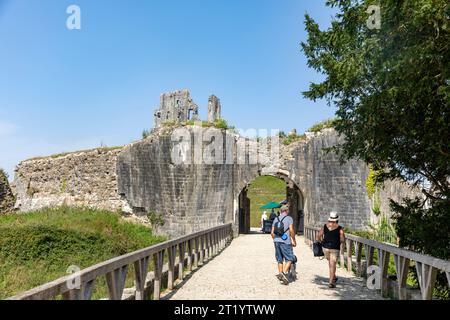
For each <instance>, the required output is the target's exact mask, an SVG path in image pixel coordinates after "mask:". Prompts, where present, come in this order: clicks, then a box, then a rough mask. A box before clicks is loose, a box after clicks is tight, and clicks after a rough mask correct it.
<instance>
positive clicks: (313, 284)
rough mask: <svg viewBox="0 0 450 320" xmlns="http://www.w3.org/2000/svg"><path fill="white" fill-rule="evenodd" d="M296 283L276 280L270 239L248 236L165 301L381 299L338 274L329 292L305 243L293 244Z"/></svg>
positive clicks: (324, 273)
mask: <svg viewBox="0 0 450 320" xmlns="http://www.w3.org/2000/svg"><path fill="white" fill-rule="evenodd" d="M297 243H298V246H297V247H296V248H294V252H295V254H296V256H297V258H298V263H297V273H298V280H297V281H296V282H293V283H291V284H289V285H288V286H285V285H282V284H280V282H279V281H278V280H277V279H276V277H275V274H276V273H277V264H276V261H275V257H274V247H273V242H272V239H271V237H270V235H265V234H250V235H244V236H240V237H238V238H236V239H234V240H233V241H232V243H231V244H230V246H229V247H228V248H226V249H225V250H224V251H223V252H222V253H221V254H220V255H218V256H217V257H215V258H214V259H212V260H210V261H209V262H207V263H206V264H205V265H204V266H203V267H201V268H199V269H197V270H196V271H195V272H193V273H192V274H191V275H189V276H188V277H187V279H186V280H185V281H184V282H182V283H180V284H179V285H178V286H177V287H176V289H175V290H174V291H172V292H171V293H169V294H168V295H166V296H165V299H173V300H228V299H231V300H244V299H249V300H257V299H261V300H264V299H270V300H277V299H284V300H289V299H293V300H303V299H309V300H322V299H324V300H330V299H341V300H364V299H370V300H373V299H381V296H380V295H379V294H378V293H376V292H374V291H371V290H369V289H367V288H366V287H365V282H364V281H363V280H362V279H360V278H357V277H356V276H354V275H353V274H352V273H350V272H348V271H346V270H343V269H340V268H338V271H337V275H338V277H339V281H338V283H337V287H336V288H335V289H329V288H328V263H327V261H326V260H319V259H318V258H314V257H313V255H312V251H311V249H310V248H309V247H308V246H307V245H306V244H305V242H304V239H303V237H300V238H298V239H297Z"/></svg>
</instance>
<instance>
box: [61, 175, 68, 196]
mask: <svg viewBox="0 0 450 320" xmlns="http://www.w3.org/2000/svg"><path fill="white" fill-rule="evenodd" d="M60 191H61V193H64V192H66V191H67V178H66V177H63V178H62V181H61V188H60Z"/></svg>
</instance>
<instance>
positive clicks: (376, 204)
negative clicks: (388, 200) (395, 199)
mask: <svg viewBox="0 0 450 320" xmlns="http://www.w3.org/2000/svg"><path fill="white" fill-rule="evenodd" d="M372 212H373V214H374V215H376V216H379V215H380V214H381V200H380V197H379V196H376V197H375V199H373V206H372Z"/></svg>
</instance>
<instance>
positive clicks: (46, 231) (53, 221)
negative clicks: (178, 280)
mask: <svg viewBox="0 0 450 320" xmlns="http://www.w3.org/2000/svg"><path fill="white" fill-rule="evenodd" d="M164 240H165V239H164V238H162V237H156V236H153V235H152V232H151V230H150V229H149V228H147V227H145V226H142V225H137V224H132V223H130V222H125V221H123V220H122V219H121V217H120V215H119V214H117V213H112V212H108V211H101V210H90V209H82V208H69V207H61V208H57V209H46V210H40V211H36V212H32V213H27V214H21V215H13V214H8V215H4V216H0V299H4V298H7V297H9V296H11V295H14V294H17V293H19V292H21V291H25V290H28V289H31V288H33V287H36V286H38V285H41V284H43V283H46V282H49V281H52V280H55V279H57V278H59V277H61V276H64V275H66V270H67V268H68V267H69V266H71V265H76V266H79V267H81V268H86V267H89V266H91V265H94V264H96V263H99V262H102V261H105V260H108V259H110V258H113V257H116V256H119V255H123V254H126V253H129V252H132V251H135V250H138V249H141V248H144V247H148V246H151V245H154V244H156V243H158V242H161V241H164ZM131 272H132V270H131ZM127 286H128V287H131V286H133V281H132V278H131V277H130V279H128V280H127ZM106 296H107V289H106V283H105V281H104V279H99V281H98V282H97V283H96V290H95V293H94V298H101V297H106Z"/></svg>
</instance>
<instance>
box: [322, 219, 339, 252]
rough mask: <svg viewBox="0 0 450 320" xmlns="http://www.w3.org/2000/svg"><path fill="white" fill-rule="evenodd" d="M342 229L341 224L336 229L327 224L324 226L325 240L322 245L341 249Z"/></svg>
mask: <svg viewBox="0 0 450 320" xmlns="http://www.w3.org/2000/svg"><path fill="white" fill-rule="evenodd" d="M341 229H342V227H341V226H339V227H337V228H336V229H334V230H329V229H328V227H327V225H324V226H323V235H324V236H323V242H322V247H324V248H327V249H335V250H340V249H341Z"/></svg>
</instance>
